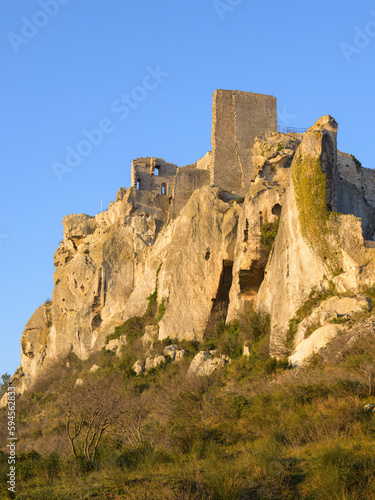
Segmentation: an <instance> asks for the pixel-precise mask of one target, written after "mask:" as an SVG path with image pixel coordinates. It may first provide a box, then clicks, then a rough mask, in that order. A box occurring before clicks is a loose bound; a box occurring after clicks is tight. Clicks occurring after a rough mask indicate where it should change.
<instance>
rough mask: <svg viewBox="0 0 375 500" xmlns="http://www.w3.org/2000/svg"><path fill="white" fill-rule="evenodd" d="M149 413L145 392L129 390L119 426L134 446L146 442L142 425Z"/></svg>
mask: <svg viewBox="0 0 375 500" xmlns="http://www.w3.org/2000/svg"><path fill="white" fill-rule="evenodd" d="M148 413H149V402H148V400H147V396H146V395H145V393H140V392H139V391H132V392H129V393H128V394H127V397H126V400H125V402H124V407H123V411H122V414H121V417H120V419H119V426H118V427H119V429H120V430H121V432H122V433H123V435H124V436H125V438H126V440H127V441H128V442H129V443H130V444H131V445H132V446H139V445H142V444H143V443H144V439H143V433H142V426H143V423H144V420H145V419H146V417H147V415H148Z"/></svg>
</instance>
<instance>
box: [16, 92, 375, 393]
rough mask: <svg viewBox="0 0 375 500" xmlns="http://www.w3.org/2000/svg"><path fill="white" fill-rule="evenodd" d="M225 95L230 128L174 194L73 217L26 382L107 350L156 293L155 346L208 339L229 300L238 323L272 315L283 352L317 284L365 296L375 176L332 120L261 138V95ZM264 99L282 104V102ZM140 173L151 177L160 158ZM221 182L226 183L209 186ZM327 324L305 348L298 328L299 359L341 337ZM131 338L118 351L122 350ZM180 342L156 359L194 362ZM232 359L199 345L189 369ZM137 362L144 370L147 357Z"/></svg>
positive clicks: (150, 331) (29, 333)
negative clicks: (257, 107) (252, 106)
mask: <svg viewBox="0 0 375 500" xmlns="http://www.w3.org/2000/svg"><path fill="white" fill-rule="evenodd" d="M219 94H220V92H219ZM219 94H218V95H217V99H216V101H217V102H216V105H217V104H219V106H218V107H217V106H216V108H215V109H214V114H215V116H216V115H217V112H218V111H219V108H220V102H221V97H223V98H224V97H225V99H224V101H225V103H224V101H223V102H222V103H224V104H225V106H224V107H225V109H226V110H227V113H226V119H227V120H229V121H228V123H229V124H230V130H231V133H230V134H229V135H228V134H224V129H225V126H224V125H225V123H224V122H225V120H224V122H223V121H220V120H216V122H215V126H214V133H213V144H214V146H215V147H214V148H213V149H214V150H213V153H212V155H211V154H208V155H206V157H204V158H203V159H202V160H201V161H200V162H198V163H197V164H194V165H191V166H187V167H184V168H182V169H178V171H177V174H176V175H175V176H174V181H173V182H172V180H171V183H169V184H168V186H167V188H168V189H167V190H166V191H163V189H164V188H163V187H161V193H159V192H157V193H156V192H149V191H142V190H136V189H135V188H131V189H125V188H121V189H120V190H119V192H118V193H117V197H116V202H113V203H111V204H110V206H109V209H108V210H107V211H106V212H102V213H100V214H98V215H96V216H95V217H91V216H88V215H83V214H79V215H69V216H67V217H65V218H64V221H63V222H64V238H63V241H62V242H61V244H60V246H59V248H58V249H57V251H56V253H55V266H56V271H55V275H54V281H55V289H54V291H53V295H52V303H46V304H44V305H43V306H41V307H40V308H39V309H38V310H37V311H36V312H35V313H34V315H33V316H32V318H31V319H30V321H29V322H28V324H27V325H26V328H25V331H24V334H23V336H22V340H21V346H22V366H23V371H24V377H21V379H20V380H21V381H22V382H20V385H22V388H23V389H27V388H30V387H31V385H32V382H33V381H34V380H35V378H36V376H37V375H38V374H40V373H41V372H42V369H43V367H44V366H48V364H49V363H50V362H51V363H52V362H54V361H55V360H62V359H64V357H66V356H67V355H68V353H70V352H71V351H72V352H74V353H75V354H76V355H77V356H78V357H79V358H81V359H87V358H88V357H89V356H90V355H91V353H93V352H95V351H97V350H99V349H101V348H102V347H103V346H104V344H105V339H106V337H107V335H108V334H111V333H112V332H113V331H114V328H115V327H116V326H119V325H120V324H122V323H123V322H124V321H125V320H127V319H129V318H131V317H134V316H143V315H144V314H145V312H146V309H147V305H148V297H149V296H150V295H151V294H154V296H155V294H156V296H157V306H160V308H161V309H160V311H161V314H160V317H159V318H158V324H154V325H149V326H148V327H147V328H146V332H145V335H144V337H143V339H142V340H143V344H144V348H145V350H147V349H149V350H150V349H152V347H153V344H154V343H155V342H156V341H157V340H163V339H165V338H167V337H169V338H171V339H177V340H176V342H178V340H183V339H188V340H198V341H201V340H202V339H203V337H204V334H205V331H206V328H207V324H208V323H209V321H210V319H212V317H213V315H214V313H215V311H216V310H217V308H218V305H219V304H222V306H223V307H224V310H225V311H227V321H231V320H234V319H235V318H236V317H238V315H239V314H241V313H242V312H243V311H244V309H245V308H246V306H247V305H248V304H249V303H253V304H256V305H257V307H258V309H259V310H260V311H267V312H268V313H270V317H271V344H270V346H271V354H273V355H280V356H281V355H284V354H286V333H287V329H288V323H289V320H290V319H291V318H293V316H294V315H295V313H296V311H297V310H298V308H299V307H300V306H301V305H302V304H303V303H304V302H305V301H306V300H307V298H308V296H309V294H310V292H311V290H312V288H314V287H315V288H317V289H319V290H328V289H329V288H330V287H331V286H332V284H333V285H334V286H335V287H336V290H337V291H338V292H339V293H343V292H346V291H350V292H351V293H354V294H358V291H359V289H360V287H361V285H363V284H368V283H370V284H371V283H372V284H373V283H374V282H375V278H374V276H375V241H372V240H373V239H374V235H375V216H374V209H375V187H374V180H375V177H374V175H373V173H372V172H370V171H368V169H362V168H361V167H360V166H358V164H357V163H356V162H355V160H354V159H353V157H351V155H345V154H344V153H339V154H338V153H337V140H336V134H337V123H336V122H335V120H334V119H333V118H332V117H330V116H326V117H322V118H321V119H319V120H318V121H317V122H316V124H315V125H314V126H313V127H311V128H310V129H309V130H308V131H307V132H306V133H305V134H280V133H277V132H275V131H274V130H275V128H276V122H275V120H274V115H273V114H272V117H273V118H272V120H271V121H269V120H268V122H267V123H268V125H267V123H266V122H265V125H267V126H265V129H264V132H266V131H269V132H271V131H273V132H272V133H269V134H267V135H263V136H258V137H256V134H257V133H259V130H258V128H259V127H263V125H262V123H263V122H262V121H261V120H260V121H258V122H257V127H255V128H254V129H252V128H251V130H250V128H249V127H247V124H248V122H249V117H246V116H245V115H244V112H245V111H246V109H248V104H249V102H250V101H249V102H248V99H247V98H246V99H244V103H245V104H244V107H243V109H241V110H238V113H237V108H238V107H239V104H240V102H242V100H243V99H242V97H241V96H240V95H239V94H238V95H237V94H236V95H235V94H233V95H232V94H228V92H226V91H225V92H224V93H223V92H222V94H220V95H219ZM220 96H221V97H220ZM254 96H255V97H254ZM251 99H253V100H254V99H255V101H256V100H257V99H258V97H256V95H252V96H251ZM259 99H260V98H259ZM255 101H254V102H255ZM259 102H260V103H261V104H262V103H263V104H262V106H261V108H262V109H265V110H267V109H269V110H273V109H274V104H275V101H274V99H273V98H272V99H266V100H264V102H263V100H262V99H260V101H259ZM230 103H233V106H232V107H231V106H230ZM228 106H229V107H228ZM271 108H272V109H271ZM216 118H217V117H216ZM234 118H235V119H234ZM245 125H246V126H245ZM258 126H259V127H258ZM262 130H263V129H262ZM218 132H220V134H219V135H218ZM222 132H223V134H224V135H221V133H222ZM248 133H249V134H250V135H251V141H249V140H248V136H247V134H248ZM230 137H232V138H233V140H234V141H235V142H234V143H233V144H232V143H230V141H231V139H230ZM223 138H224V139H225V140H224V142H222V143H221V142H220V141H221V140H222V139H223ZM254 138H255V139H254ZM228 141H229V142H228ZM237 143H238V144H237ZM251 148H252V149H251ZM220 151H223V155H224V156H222V157H220ZM226 158H227V159H228V162H227V161H226ZM229 160H230V161H229ZM231 162H232V163H231ZM232 164H233V165H234V167H233V168H234V170H233V171H231V170H230V165H232ZM151 166H152V165H151ZM154 167H155V168H157V166H154ZM142 168H143V170H144V172H143V173H144V175H145V176H146V177H145V178H147V179H149V178H150V179H151V177H152V175H154V173H152V172H149V171H148V170H147V169H148V164H145V165H143V167H142ZM150 168H151V167H150ZM236 175H237V177H238V178H236V179H234V178H232V177H235V176H236ZM228 176H230V179H228ZM209 178H210V179H211V182H215V183H216V184H218V185H219V186H221V188H218V187H215V186H208V185H206V183H208V182H209ZM133 180H134V179H133ZM151 180H153V181H154V182H156V181H155V179H151ZM159 180H160V179H159ZM367 184H369V185H367ZM370 184H371V186H370ZM202 185H203V187H199V186H202ZM197 187H199V189H196V188H197ZM190 190H191V191H192V192H191V193H190ZM171 191H172V193H171ZM173 191H174V193H173ZM163 193H164V194H163ZM240 195H241V198H240ZM173 196H175V197H176V199H173ZM242 196H244V198H242ZM337 212H343V213H337ZM350 212H353V213H352V214H351V213H350ZM353 214H354V215H353ZM358 216H361V217H362V221H361V219H359V218H358ZM277 227H278V232H277V236H276V239H275V242H274V244H272V239H269V240H268V239H267V238H268V237H269V235H267V234H268V233H267V230H269V232H271V233H272V231H274V232H275V234H276V231H277ZM267 228H268V229H267ZM273 237H274V235H273V236H272V238H273ZM365 240H366V241H365ZM360 301H361V300H359V302H360ZM331 305H332V304H331ZM341 305H342V304H341ZM336 306H337V304H336ZM336 306H335V307H336ZM348 307H349V306H348ZM350 307H351V306H350ZM353 307H354V306H353ZM320 312H322V311H320ZM323 312H324V311H323ZM331 312H332V311H331ZM325 313H327V315H328V316H329V314H331V313H329V314H328V312H327V311H325ZM325 313H324V314H325ZM316 314H318V313H317V312H316ZM319 314H320V313H319ZM322 314H323V313H322ZM335 314H337V315H340V314H341V313H339V312H338V311H336V312H335ZM327 315H326V316H327ZM310 320H311V318H310ZM319 321H320V328H319V329H318V330H321V328H325V330H321V331H320V332H319V331H318V330H316V332H318V333H316V334H315V332H314V334H315V336H313V335H314V334H313V335H311V337H310V340H309V339H304V341H305V340H309V342H308V343H306V344H304V347H303V349H302V346H301V347H299V344H298V339H299V337H298V336H297V339H296V342H297V344H296V346H295V347H296V349H297V348H298V349H300V350H301V352H302V350H304V351H303V352H304V354H303V353H302V354H298V356H299V358H298V359H302V357H304V356H305V355H306V352H314V350H315V349H316V346H317V345H323V344H324V342H326V340H327V339H329V338H331V337H332V335H333V332H334V330H335V329H334V328H328V327H327V324H326V321H325V320H324V321H321V318H320V316H319ZM153 322H154V323H156V319H154V320H153ZM303 327H304V323H301V326H300V329H301V332H302V328H303ZM326 327H327V328H326ZM301 332H300V333H299V334H298V335H300V337H301V335H302V333H301ZM336 333H337V332H336ZM120 343H121V340H116V341H113V342H112V343H110V344H109V345H108V346H107V347H108V348H109V349H111V348H113V349H116V351H117V352H119V351H120V349H119V345H120ZM125 343H126V339H123V342H122V344H125ZM176 346H177V344H175V345H170V346H168V349H167V348H166V351H165V352H164V353H163V356H162V355H159V356H157V357H156V358H157V359H156V358H155V355H153V354H152V353H150V352H149V359H148V361H147V362H146V364H147V365H149V366H150V367H155V366H157V365H158V364H159V363H160V362H161V361H163V359H164V360H165V359H167V361H169V359H168V358H166V356H169V357H170V358H171V359H172V360H173V361H177V360H179V359H182V358H183V356H184V351H183V349H176ZM296 352H297V351H296ZM145 357H146V356H145ZM224 362H225V361H224V360H223V359H222V358H217V359H215V360H213V359H212V357H211V356H210V355H209V354H207V353H200V354H199V356H198V357H197V359H195V361H194V365H192V366H193V368H191V372H202V373H205V374H207V373H208V372H212V370H214V369H216V368H217V367H218V366H222V365H223V363H224ZM155 363H156V365H155ZM194 367H195V368H194ZM133 369H134V370H135V371H136V373H142V372H143V371H145V369H146V367H145V363H144V362H143V361H142V362H141V361H138V362H137V363H136V364H135V365H134V367H133Z"/></svg>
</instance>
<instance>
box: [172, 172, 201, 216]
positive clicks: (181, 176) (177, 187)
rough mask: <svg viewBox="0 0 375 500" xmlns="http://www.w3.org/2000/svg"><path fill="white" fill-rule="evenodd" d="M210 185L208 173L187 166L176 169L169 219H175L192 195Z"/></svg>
mask: <svg viewBox="0 0 375 500" xmlns="http://www.w3.org/2000/svg"><path fill="white" fill-rule="evenodd" d="M209 183H210V172H209V171H208V170H203V169H198V168H195V167H194V166H190V165H188V166H187V167H182V168H179V169H178V172H177V174H176V176H175V179H174V182H173V199H172V204H171V208H170V211H169V219H175V218H176V217H177V216H178V214H179V213H180V212H181V210H182V209H183V208H184V206H185V205H186V203H187V202H188V200H189V198H190V196H191V195H192V193H193V192H194V191H195V190H196V189H198V188H201V187H203V186H207V185H208V184H209Z"/></svg>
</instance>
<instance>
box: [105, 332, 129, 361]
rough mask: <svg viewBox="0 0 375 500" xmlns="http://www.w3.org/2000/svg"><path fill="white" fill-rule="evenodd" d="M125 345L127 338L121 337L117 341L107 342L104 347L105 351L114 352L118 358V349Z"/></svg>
mask: <svg viewBox="0 0 375 500" xmlns="http://www.w3.org/2000/svg"><path fill="white" fill-rule="evenodd" d="M126 344H127V338H126V335H121V337H119V338H118V339H112V340H110V341H109V342H108V344H107V345H106V346H105V348H106V350H107V351H116V355H117V356H120V355H121V353H120V347H122V346H124V345H126Z"/></svg>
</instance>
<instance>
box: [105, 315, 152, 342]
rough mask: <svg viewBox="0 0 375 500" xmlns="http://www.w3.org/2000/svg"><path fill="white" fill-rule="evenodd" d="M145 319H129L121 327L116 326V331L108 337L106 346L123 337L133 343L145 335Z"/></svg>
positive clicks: (135, 317)
mask: <svg viewBox="0 0 375 500" xmlns="http://www.w3.org/2000/svg"><path fill="white" fill-rule="evenodd" d="M145 323H146V322H145V318H143V317H140V316H134V317H132V318H129V319H127V320H126V321H125V323H123V324H122V325H120V326H116V328H115V331H114V332H113V333H111V334H110V335H107V339H106V344H108V342H109V341H110V340H112V339H118V338H119V337H121V336H122V335H126V337H127V341H128V343H131V342H132V341H134V340H135V339H137V338H138V337H141V336H142V335H143V334H144V327H145Z"/></svg>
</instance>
